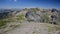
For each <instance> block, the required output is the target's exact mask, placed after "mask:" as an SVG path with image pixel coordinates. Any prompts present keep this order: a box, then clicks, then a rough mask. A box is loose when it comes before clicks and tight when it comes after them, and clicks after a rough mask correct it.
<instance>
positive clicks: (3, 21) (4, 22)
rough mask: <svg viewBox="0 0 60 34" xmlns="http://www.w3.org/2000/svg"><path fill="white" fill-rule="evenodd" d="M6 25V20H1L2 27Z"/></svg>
mask: <svg viewBox="0 0 60 34" xmlns="http://www.w3.org/2000/svg"><path fill="white" fill-rule="evenodd" d="M6 23H7V21H6V20H3V19H1V20H0V27H2V26H4V25H6Z"/></svg>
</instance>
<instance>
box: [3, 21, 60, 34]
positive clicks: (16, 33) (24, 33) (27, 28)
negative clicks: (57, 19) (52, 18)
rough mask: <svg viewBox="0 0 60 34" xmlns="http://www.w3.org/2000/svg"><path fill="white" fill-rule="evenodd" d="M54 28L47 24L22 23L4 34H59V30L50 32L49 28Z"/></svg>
mask: <svg viewBox="0 0 60 34" xmlns="http://www.w3.org/2000/svg"><path fill="white" fill-rule="evenodd" d="M49 26H51V27H54V26H55V25H52V24H46V23H34V22H31V23H21V24H20V25H19V27H17V28H14V29H12V30H10V31H7V32H5V33H4V34H59V33H58V32H60V29H59V30H52V31H50V32H49V30H48V27H49Z"/></svg>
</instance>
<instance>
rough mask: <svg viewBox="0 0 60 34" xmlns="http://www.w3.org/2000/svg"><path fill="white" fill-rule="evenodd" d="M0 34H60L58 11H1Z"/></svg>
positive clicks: (38, 9)
mask: <svg viewBox="0 0 60 34" xmlns="http://www.w3.org/2000/svg"><path fill="white" fill-rule="evenodd" d="M0 11H3V12H1V13H0V34H60V10H58V9H40V8H25V9H3V10H1V9H0Z"/></svg>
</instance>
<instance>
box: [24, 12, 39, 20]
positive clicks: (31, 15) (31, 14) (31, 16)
mask: <svg viewBox="0 0 60 34" xmlns="http://www.w3.org/2000/svg"><path fill="white" fill-rule="evenodd" d="M25 17H26V18H27V20H28V21H39V20H40V15H39V14H36V13H34V12H32V11H29V12H27V13H26V15H25Z"/></svg>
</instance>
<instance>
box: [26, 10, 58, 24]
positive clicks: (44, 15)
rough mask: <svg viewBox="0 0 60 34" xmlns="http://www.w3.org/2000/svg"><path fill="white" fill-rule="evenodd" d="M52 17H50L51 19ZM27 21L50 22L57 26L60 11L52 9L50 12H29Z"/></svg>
mask: <svg viewBox="0 0 60 34" xmlns="http://www.w3.org/2000/svg"><path fill="white" fill-rule="evenodd" d="M49 16H50V17H49ZM25 17H26V19H27V21H36V22H43V23H46V22H49V23H51V24H52V23H53V24H57V18H58V10H56V9H52V10H51V12H50V11H36V12H34V11H28V12H27V13H26V15H25Z"/></svg>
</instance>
